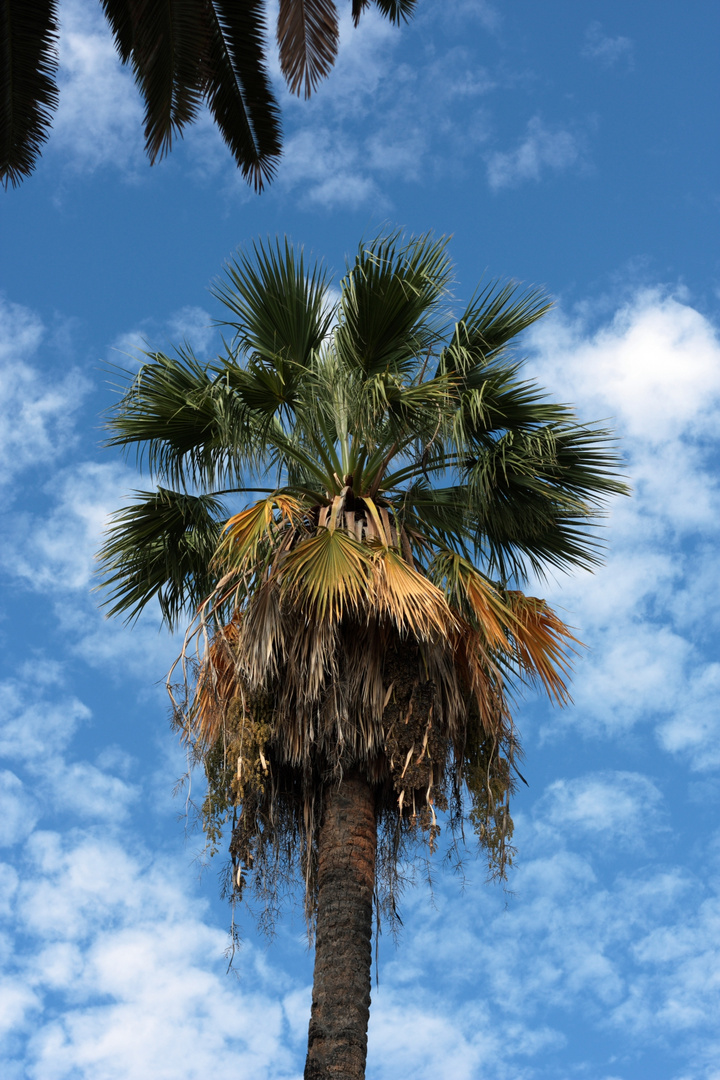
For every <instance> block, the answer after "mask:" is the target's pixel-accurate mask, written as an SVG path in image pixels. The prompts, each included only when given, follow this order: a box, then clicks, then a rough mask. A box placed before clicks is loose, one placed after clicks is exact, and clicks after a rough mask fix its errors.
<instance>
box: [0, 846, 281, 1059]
mask: <svg viewBox="0 0 720 1080" xmlns="http://www.w3.org/2000/svg"><path fill="white" fill-rule="evenodd" d="M49 916H50V917H49ZM5 926H6V927H8V926H9V927H10V928H11V929H13V930H15V931H16V932H21V933H22V936H23V945H22V947H21V949H20V950H19V952H18V953H17V954H16V956H15V958H14V959H13V962H12V964H11V965H10V966H9V968H8V969H7V981H6V983H5V986H4V987H0V996H2V998H3V999H4V1000H5V1003H6V1005H7V1006H8V1013H6V1015H10V1017H11V1019H12V1020H13V1029H14V1037H13V1038H12V1039H11V1040H10V1039H9V1040H8V1041H7V1042H6V1044H5V1047H4V1054H3V1057H4V1060H5V1061H6V1063H10V1067H13V1068H14V1067H18V1066H19V1065H20V1063H21V1062H22V1063H23V1064H24V1067H25V1069H26V1070H27V1072H26V1073H25V1075H28V1076H31V1077H41V1076H42V1077H46V1078H50V1077H52V1078H57V1080H60V1078H69V1077H71V1076H72V1077H80V1078H85V1077H87V1080H91V1078H92V1080H97V1078H98V1077H100V1078H106V1080H125V1078H127V1077H130V1076H132V1077H135V1078H137V1080H142V1078H145V1077H147V1078H150V1077H170V1076H183V1077H187V1078H188V1080H196V1078H197V1080H200V1078H202V1077H205V1076H207V1075H208V1073H209V1072H212V1073H213V1075H215V1076H218V1077H228V1078H229V1077H231V1076H237V1075H244V1076H259V1075H263V1076H267V1077H269V1078H272V1080H281V1078H282V1080H296V1078H298V1077H299V1070H298V1068H297V1066H296V1063H295V1061H294V1056H293V1054H292V1052H291V1051H290V1050H289V1049H288V1047H287V1038H288V1033H287V1029H286V1021H285V1019H284V1012H283V1007H282V1001H281V1000H278V999H277V996H276V995H277V990H278V988H280V987H282V985H283V983H285V985H286V986H287V989H288V991H294V990H295V987H293V985H292V983H288V980H287V978H286V977H283V976H282V975H280V974H279V973H278V974H277V977H276V973H275V972H274V971H273V969H272V967H269V966H268V965H267V964H263V963H262V962H258V963H256V962H255V955H254V952H253V950H252V948H251V947H248V948H247V949H246V952H245V954H244V957H243V960H244V964H245V966H246V969H247V970H248V973H250V972H252V975H251V977H250V978H249V979H248V980H247V984H246V985H245V987H244V988H243V989H240V988H239V986H238V984H237V983H236V982H235V981H234V980H232V979H228V978H227V977H226V976H225V974H224V972H225V966H226V963H225V961H224V955H223V954H224V950H225V947H226V937H225V934H224V933H223V932H222V931H220V930H218V929H215V928H214V927H213V926H211V925H210V923H209V922H208V921H207V919H206V917H205V911H204V907H203V905H202V904H201V903H199V902H198V901H197V900H195V899H194V898H193V896H192V893H191V889H190V887H189V883H188V882H187V880H186V878H185V877H184V875H183V874H182V873H178V870H177V869H176V868H175V867H173V866H172V864H171V863H170V862H169V860H161V859H149V858H148V856H147V853H146V852H140V853H138V854H131V853H130V852H129V851H128V850H127V849H126V848H125V847H123V846H122V845H121V844H119V843H118V842H117V841H115V842H113V841H109V840H108V839H107V838H104V839H103V840H102V841H98V840H96V839H94V838H93V837H91V835H90V834H83V833H79V834H76V835H75V836H74V837H72V838H70V837H68V838H66V839H65V840H62V839H61V838H60V837H59V836H58V835H57V834H55V833H38V834H37V835H36V836H35V837H33V839H32V840H31V841H30V843H29V844H28V846H27V853H26V859H25V862H24V869H23V875H22V877H21V879H20V881H19V883H18V887H17V889H16V890H15V892H14V895H13V897H12V898H11V901H10V906H9V909H8V911H7V913H6V916H5ZM51 998H52V1001H53V1008H52V1009H47V1011H45V1006H46V1005H47V1004H48V1003H49V1001H50V999H51ZM58 1005H61V1008H60V1009H58ZM31 1018H32V1025H31V1026H30V1024H29V1021H30V1019H31Z"/></svg>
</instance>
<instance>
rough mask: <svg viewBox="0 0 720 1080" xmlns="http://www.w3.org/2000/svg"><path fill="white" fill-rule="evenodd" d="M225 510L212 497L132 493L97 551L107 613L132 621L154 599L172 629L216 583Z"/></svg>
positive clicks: (160, 491)
mask: <svg viewBox="0 0 720 1080" xmlns="http://www.w3.org/2000/svg"><path fill="white" fill-rule="evenodd" d="M226 513H227V512H226V510H225V506H224V504H223V502H222V500H220V499H218V498H216V497H214V496H212V495H188V494H187V493H186V492H178V491H170V490H168V489H166V488H158V489H157V491H153V492H150V491H137V492H135V501H134V502H132V503H131V504H130V505H129V506H127V507H125V508H124V509H123V510H119V511H118V512H117V513H116V514H114V515H113V517H112V518H111V519H110V525H109V527H108V530H107V539H106V541H105V543H104V545H103V547H102V549H101V551H100V553H99V559H100V560H101V562H102V564H103V567H104V574H105V578H104V585H105V587H106V588H107V589H108V590H109V594H108V599H107V601H106V604H107V606H108V614H109V615H117V614H123V615H125V616H126V618H127V619H128V621H131V620H133V619H136V618H137V617H138V615H139V614H140V613H141V611H142V610H143V609H144V608H145V607H146V606H147V604H148V603H150V601H151V600H153V599H154V598H155V597H157V599H158V600H159V603H160V611H161V613H162V616H163V619H164V620H165V621H166V622H167V623H168V624H169V625H170V626H171V627H172V626H175V625H176V624H177V621H178V619H179V617H180V615H181V614H183V613H185V614H186V615H187V613H188V612H190V613H192V612H193V611H194V610H195V609H196V608H197V607H198V606H199V605H200V604H201V603H202V602H203V600H205V598H206V597H207V596H208V595H209V594H210V593H211V592H212V591H213V590H214V589H215V586H216V584H217V578H216V575H215V574H214V572H213V569H212V566H213V558H214V555H215V551H216V549H217V546H218V542H219V540H220V534H221V531H222V527H223V524H224V520H225V517H226Z"/></svg>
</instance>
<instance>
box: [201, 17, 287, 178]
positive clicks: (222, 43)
mask: <svg viewBox="0 0 720 1080" xmlns="http://www.w3.org/2000/svg"><path fill="white" fill-rule="evenodd" d="M203 10H204V17H205V20H206V24H207V27H208V35H209V36H208V46H207V51H206V52H205V53H204V54H203V55H202V67H203V92H204V96H205V100H206V101H207V103H208V106H209V108H210V112H211V113H212V115H213V117H214V119H215V122H216V124H217V126H218V128H219V129H220V134H221V135H222V137H223V139H224V141H225V144H226V145H227V146H228V148H229V149H230V152H231V153H232V155H233V157H234V158H235V161H236V164H237V166H238V168H239V169H240V172H241V173H242V175H243V177H244V178H245V179H246V180H247V181H248V183H251V184H252V185H253V187H254V188H255V190H256V191H262V189H263V187H264V186H265V184H266V183H269V182H270V181H271V180H272V178H273V176H274V175H275V170H276V169H277V165H278V161H279V158H280V153H281V127H280V110H279V108H278V105H277V102H276V100H275V95H274V94H273V91H272V86H271V83H270V78H269V76H268V73H267V68H266V65H265V40H266V34H265V5H264V3H263V0H243V3H242V4H238V3H237V2H235V0H203Z"/></svg>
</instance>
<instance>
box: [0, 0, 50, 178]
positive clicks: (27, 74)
mask: <svg viewBox="0 0 720 1080" xmlns="http://www.w3.org/2000/svg"><path fill="white" fill-rule="evenodd" d="M57 41H58V20H57V2H56V0H0V183H2V184H3V185H4V187H5V188H7V187H8V186H11V187H17V185H18V184H19V183H20V182H21V181H22V180H23V179H24V178H25V177H27V176H29V175H30V174H31V173H32V172H33V171H34V169H35V167H36V165H37V160H38V157H39V156H40V151H41V148H42V145H43V143H44V142H45V140H46V139H47V137H48V135H49V133H50V129H51V127H52V114H53V112H54V111H55V109H56V108H57V105H58V89H57V84H56V81H55V77H56V74H57V67H58V54H57Z"/></svg>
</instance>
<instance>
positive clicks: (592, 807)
mask: <svg viewBox="0 0 720 1080" xmlns="http://www.w3.org/2000/svg"><path fill="white" fill-rule="evenodd" d="M662 801H663V797H662V793H661V792H660V790H659V789H658V788H657V786H656V785H655V784H654V783H653V782H652V781H651V780H650V779H649V778H648V777H647V776H643V775H641V774H640V773H631V772H622V771H608V772H602V773H589V774H587V775H585V776H581V777H575V778H573V779H570V780H565V779H563V780H555V781H553V782H552V783H551V784H550V785H549V786H548V788H547V790H546V791H545V793H544V795H543V797H542V799H540V800H538V802H537V804H536V806H535V808H534V813H535V814H536V815H537V816H538V824H539V825H541V826H548V825H549V826H550V827H551V830H552V834H553V835H554V836H557V835H558V834H560V835H562V836H563V837H568V836H569V837H582V836H592V837H593V838H594V839H595V840H596V841H598V840H599V841H605V842H606V843H611V844H617V843H618V842H620V843H623V844H628V845H630V846H631V847H637V846H638V845H640V844H642V842H643V841H644V839H645V837H646V835H647V832H648V830H650V831H654V830H656V829H657V828H658V827H659V820H658V819H659V816H660V811H661V807H662Z"/></svg>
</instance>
